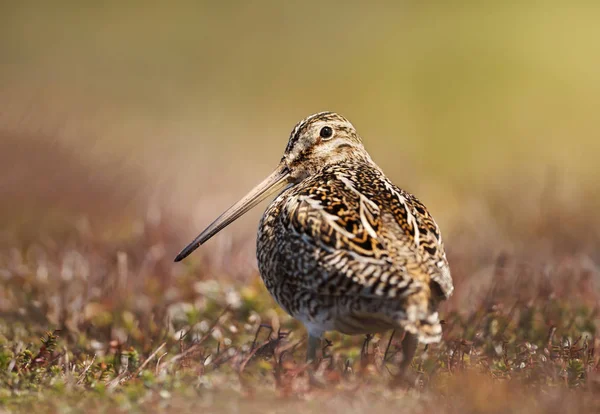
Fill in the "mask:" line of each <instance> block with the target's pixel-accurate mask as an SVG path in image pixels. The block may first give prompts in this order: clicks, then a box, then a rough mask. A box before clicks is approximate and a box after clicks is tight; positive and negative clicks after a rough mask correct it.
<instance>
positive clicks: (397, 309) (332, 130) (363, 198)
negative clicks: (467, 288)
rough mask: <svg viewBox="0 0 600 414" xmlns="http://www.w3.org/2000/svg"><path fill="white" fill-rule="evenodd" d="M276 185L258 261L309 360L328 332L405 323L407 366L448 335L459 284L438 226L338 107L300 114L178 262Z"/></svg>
mask: <svg viewBox="0 0 600 414" xmlns="http://www.w3.org/2000/svg"><path fill="white" fill-rule="evenodd" d="M274 194H277V196H276V197H275V198H274V200H273V201H272V202H271V203H270V204H269V206H268V207H267V208H266V210H265V212H264V214H263V216H262V218H261V220H260V224H259V227H258V235H257V242H256V257H257V261H258V269H259V273H260V276H261V278H262V280H263V282H264V284H265V286H266V288H267V290H268V291H269V293H270V294H271V295H272V296H273V298H274V299H275V301H276V302H277V303H278V304H279V306H281V308H283V310H285V311H286V312H287V313H288V314H289V315H291V316H292V317H293V318H295V319H297V320H298V321H300V322H301V323H302V324H303V325H304V327H305V328H306V330H307V332H308V340H307V351H306V358H307V360H308V361H316V360H317V353H318V352H319V350H320V344H321V341H322V338H323V335H324V334H325V333H326V332H329V331H338V332H341V333H342V334H348V335H358V334H367V335H369V334H373V333H381V332H384V331H386V330H390V329H395V330H400V331H403V332H404V336H403V340H402V343H401V348H402V354H403V359H402V361H401V363H400V368H401V370H406V368H407V367H408V366H409V365H410V363H411V361H412V359H413V357H414V354H415V352H416V349H417V347H418V343H419V342H421V343H425V344H429V343H435V342H439V341H440V340H441V336H442V327H441V323H440V318H439V314H438V305H439V304H440V302H441V301H443V300H445V299H447V298H449V297H450V295H451V294H452V292H453V290H454V286H453V282H452V277H451V274H450V267H449V264H448V260H447V257H446V253H445V250H444V244H443V242H442V237H441V233H440V229H439V227H438V225H437V224H436V222H435V221H434V219H433V217H432V216H431V214H430V213H429V212H428V211H427V209H426V207H425V205H424V204H423V203H421V202H420V201H419V200H418V199H417V198H416V197H415V196H414V195H412V194H410V193H409V192H407V191H404V190H402V189H400V188H399V187H397V186H396V185H394V184H393V183H392V182H391V181H390V180H389V179H388V178H387V177H386V175H385V174H384V173H383V171H382V169H381V168H380V167H379V166H378V165H377V164H375V162H374V161H373V160H372V159H371V157H370V155H369V153H368V152H367V151H366V149H365V147H364V145H363V140H362V138H361V137H360V136H359V135H358V133H357V131H356V129H355V128H354V126H353V125H352V124H351V123H350V121H348V120H347V119H346V118H344V117H343V116H341V115H339V114H337V113H335V112H319V113H316V114H313V115H310V116H309V117H307V118H305V119H303V120H301V121H300V122H298V123H297V124H296V126H295V127H294V129H293V130H292V132H291V134H290V137H289V140H288V143H287V146H286V148H285V151H284V154H283V157H282V158H281V161H280V162H279V165H278V166H277V168H276V169H275V171H273V173H271V174H270V175H269V176H268V177H267V178H266V179H264V181H262V182H261V183H260V184H258V185H257V186H256V187H255V188H254V189H252V190H251V191H250V192H249V193H248V194H247V195H246V196H244V197H243V198H242V199H241V200H239V201H238V202H237V203H235V204H234V205H233V206H232V207H230V208H229V209H228V210H226V211H225V212H224V213H223V214H222V215H220V216H219V217H218V218H217V219H216V220H215V221H214V222H212V224H210V225H209V226H208V227H207V228H206V229H205V230H204V231H203V232H202V233H200V235H199V236H198V237H196V239H194V240H193V241H192V242H191V243H190V244H189V245H188V246H187V247H185V248H184V249H183V250H182V251H181V252H180V253H179V254H178V255H177V257H176V258H175V261H176V262H178V261H180V260H183V259H184V258H185V257H187V256H188V255H189V254H190V253H192V252H193V251H194V250H196V249H197V248H198V246H200V245H201V244H203V243H205V242H206V241H207V240H209V239H210V238H211V237H213V236H214V235H215V234H217V233H218V232H219V231H221V230H222V229H223V228H225V227H226V226H228V225H229V224H230V223H232V222H233V221H235V220H236V219H237V218H239V217H240V216H242V215H243V214H245V213H246V212H247V211H249V210H250V209H251V208H253V207H254V206H256V205H257V204H259V203H260V202H261V201H263V200H264V199H266V198H268V197H269V196H272V195H274Z"/></svg>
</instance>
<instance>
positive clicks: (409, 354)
mask: <svg viewBox="0 0 600 414" xmlns="http://www.w3.org/2000/svg"><path fill="white" fill-rule="evenodd" d="M417 345H418V340H417V336H416V335H415V334H411V333H410V332H406V334H405V335H404V339H402V362H401V363H400V372H398V374H397V375H395V376H394V377H393V379H392V382H391V385H392V386H401V387H414V386H415V381H416V377H415V375H414V374H413V373H411V372H410V370H409V368H410V363H411V362H412V359H413V357H414V356H415V352H416V350H417Z"/></svg>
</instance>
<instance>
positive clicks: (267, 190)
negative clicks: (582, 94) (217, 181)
mask: <svg viewBox="0 0 600 414" xmlns="http://www.w3.org/2000/svg"><path fill="white" fill-rule="evenodd" d="M352 159H361V160H369V159H370V158H369V155H368V154H367V152H366V151H365V148H364V147H363V144H362V141H361V139H360V137H359V136H358V134H357V133H356V130H355V129H354V126H353V125H352V124H351V123H350V121H348V120H347V119H346V118H344V117H343V116H341V115H338V114H336V113H334V112H319V113H317V114H314V115H311V116H309V117H308V118H305V119H304V120H302V121H300V122H299V123H298V124H296V126H295V127H294V129H293V130H292V133H291V134H290V139H289V141H288V144H287V147H286V149H285V152H284V154H283V157H282V158H281V161H280V163H279V165H278V166H277V168H276V169H275V171H273V172H272V173H271V174H270V175H269V176H268V177H267V178H265V179H264V180H263V182H261V183H260V184H258V185H257V186H256V187H254V188H253V189H252V190H250V192H249V193H248V194H246V196H244V197H243V198H242V199H241V200H240V201H238V202H237V203H235V204H234V205H233V206H231V207H230V208H229V209H228V210H226V211H225V212H224V213H223V214H221V215H220V216H219V217H218V218H217V219H216V220H215V221H214V222H213V223H212V224H210V225H209V226H208V227H207V228H206V229H205V230H204V231H203V232H202V233H200V235H199V236H198V237H196V239H194V241H192V242H191V243H190V244H189V245H188V246H187V247H186V248H185V249H183V250H182V251H181V253H179V255H177V257H176V258H175V261H176V262H178V261H180V260H183V259H184V258H185V257H187V256H188V255H189V254H190V253H191V252H193V251H194V250H196V249H197V248H198V246H200V245H201V244H203V243H204V242H206V241H207V240H208V239H210V238H211V237H212V236H214V235H215V234H217V233H218V232H219V231H221V230H222V229H223V228H225V227H226V226H228V225H229V224H230V223H232V222H233V221H234V220H236V219H237V218H239V217H240V216H242V215H243V214H244V213H246V212H247V211H248V210H250V209H251V208H252V207H254V206H255V205H257V204H258V203H260V202H261V201H262V200H264V199H265V198H267V197H269V196H270V195H272V194H274V193H277V192H280V191H282V190H283V189H285V188H289V187H292V186H294V185H296V184H298V183H299V182H301V181H302V180H303V179H305V178H307V177H310V176H311V175H314V174H316V173H317V172H318V171H320V170H321V169H323V168H325V167H327V166H329V165H333V164H338V163H341V162H344V161H348V160H352Z"/></svg>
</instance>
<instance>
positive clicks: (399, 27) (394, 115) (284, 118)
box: [0, 0, 600, 260]
mask: <svg viewBox="0 0 600 414" xmlns="http://www.w3.org/2000/svg"><path fill="white" fill-rule="evenodd" d="M0 7H1V12H0V15H1V16H2V17H0V19H1V24H0V50H1V55H0V62H1V65H0V199H1V200H2V202H1V203H0V226H1V228H2V229H3V230H2V235H3V237H4V239H5V240H6V239H7V238H11V239H12V238H13V237H15V236H14V235H15V234H18V235H19V236H18V237H38V235H39V234H40V232H41V231H42V230H43V231H48V232H56V231H61V229H62V228H64V226H71V225H73V223H79V224H77V225H80V224H81V222H82V220H83V222H84V223H87V224H85V225H86V226H87V225H89V226H96V228H97V229H99V231H101V232H106V233H107V234H109V233H110V234H111V235H115V234H116V235H123V234H125V235H126V234H128V233H130V232H132V231H136V228H138V227H139V225H140V224H139V222H138V221H136V220H141V221H147V220H150V221H154V222H160V221H161V220H165V219H168V220H169V227H170V228H172V229H175V230H176V233H177V240H178V243H179V242H180V243H186V242H187V241H188V238H189V237H192V236H195V235H196V234H197V232H198V231H199V230H202V228H203V227H204V226H205V225H206V224H207V223H209V222H210V221H211V220H212V219H213V218H214V217H215V216H216V215H217V214H218V213H220V212H221V211H222V210H223V209H224V208H226V207H228V206H229V205H230V204H232V203H233V202H234V201H236V200H237V199H238V198H239V197H240V196H241V195H243V194H245V192H246V191H247V190H248V189H250V188H251V187H252V186H253V185H254V184H256V183H258V182H259V181H260V180H262V178H263V177H264V176H266V174H267V173H269V172H270V171H271V170H272V168H274V166H275V165H276V164H277V162H278V160H279V158H280V156H281V154H282V152H283V149H284V148H285V145H286V142H287V139H288V135H289V132H290V131H291V129H292V127H293V126H294V124H295V123H296V122H298V121H299V120H300V119H302V118H304V117H306V116H307V115H309V114H311V113H314V112H318V111H322V110H333V111H336V112H339V113H341V114H343V115H345V116H346V117H347V118H349V119H350V120H351V121H352V122H353V123H354V125H355V126H356V127H357V129H358V131H359V133H360V134H361V135H362V137H363V139H364V142H365V145H366V147H367V149H368V150H369V152H370V153H371V155H372V157H373V159H374V160H375V161H376V162H377V163H378V164H379V165H380V166H381V167H382V168H383V169H384V171H385V172H386V173H387V174H388V175H389V176H390V177H391V178H392V180H393V181H394V182H395V183H396V184H397V185H399V186H401V187H404V188H406V189H407V190H409V191H412V192H414V193H416V194H417V195H418V196H419V197H420V198H421V199H422V200H423V201H424V202H425V203H426V204H427V205H428V206H429V208H430V210H431V211H432V212H433V214H434V216H435V217H436V218H437V220H438V222H439V223H440V225H441V227H442V229H443V230H444V231H445V232H446V233H447V234H449V236H446V237H447V239H448V237H450V239H451V238H452V237H454V235H457V234H461V231H463V230H464V226H471V227H472V228H473V229H475V230H477V229H479V230H480V231H483V230H484V228H485V230H486V231H487V232H488V233H490V234H492V235H493V236H494V237H496V236H498V235H499V234H500V233H502V232H504V231H507V230H506V229H507V226H508V228H512V229H514V230H515V231H516V234H517V236H518V235H520V234H521V233H527V234H529V233H531V232H532V231H535V229H534V230H532V229H531V227H528V226H525V227H523V224H524V223H523V220H526V221H530V220H532V219H536V218H538V217H539V216H540V214H538V213H539V210H540V209H544V208H547V207H548V205H555V204H557V203H562V206H563V207H565V206H566V207H565V208H566V210H564V213H561V214H563V215H562V216H561V217H562V218H561V219H564V220H582V222H585V223H587V224H586V225H582V226H580V227H577V228H576V230H573V234H571V235H572V237H573V238H577V237H579V236H580V230H581V229H587V230H591V229H597V226H596V227H594V226H595V223H592V224H591V225H590V223H589V222H590V221H593V220H592V217H593V215H592V214H596V212H597V210H595V207H594V208H592V207H590V206H592V205H593V206H596V205H597V204H593V203H594V202H595V200H596V196H595V195H596V194H597V192H598V191H597V190H598V166H597V157H598V152H599V150H600V139H599V138H600V137H599V128H598V108H600V71H599V70H598V68H599V67H600V44H599V43H598V39H600V25H599V24H598V17H599V16H600V6H598V5H596V4H595V3H594V2H585V1H581V2H577V1H575V2H553V1H547V2H482V3H473V2H433V3H431V2H426V3H425V2H418V1H402V2H396V3H395V4H394V5H392V4H389V3H388V2H375V3H370V4H369V6H368V7H366V6H365V4H364V3H361V2H345V3H344V4H343V5H342V4H339V3H337V4H336V3H334V2H329V3H322V2H317V1H306V2H302V3H301V4H295V3H292V2H266V1H265V2H252V3H249V2H228V3H226V4H225V3H221V4H217V3H214V2H184V1H180V2H160V1H158V2H151V3H142V2H134V1H128V2H116V1H115V2H111V1H108V2H100V3H98V4H94V5H91V4H84V3H82V2H74V1H61V0H57V1H54V2H33V1H21V2H4V3H3V4H2V6H0ZM549 194H550V195H549ZM548 197H550V198H548ZM561 208H562V207H561ZM526 209H529V210H527V211H529V212H530V214H527V215H525V216H524V217H526V219H522V218H521V217H522V216H523V214H522V213H523V211H524V210H526ZM262 210H263V207H259V208H256V209H255V210H254V211H252V212H251V213H250V214H248V217H244V218H243V219H241V222H240V223H236V224H235V225H234V226H232V227H231V228H228V229H227V230H226V232H225V234H224V235H219V236H218V238H217V240H221V243H224V241H223V240H228V239H230V238H231V237H232V236H234V235H235V236H234V237H233V238H234V239H235V238H236V237H240V238H243V239H244V240H246V242H247V243H248V245H253V243H254V231H255V228H256V223H257V220H258V217H259V215H260V214H261V213H262ZM561 211H563V210H561ZM507 212H508V213H507ZM531 212H533V213H531ZM586 214H589V216H586ZM132 219H133V220H132ZM588 219H589V220H588ZM559 222H560V220H559V221H558V222H557V221H552V222H551V224H550V225H552V226H558V227H560V226H559V225H558V223H559ZM563 223H564V222H563ZM136 226H137V227H136ZM511 226H512V227H511ZM567 227H568V226H567ZM138 230H139V229H138ZM479 230H477V231H479ZM477 231H475V233H474V234H477ZM567 232H568V231H567ZM589 233H593V231H589ZM588 235H589V234H588ZM218 245H219V242H218V241H216V242H215V243H214V244H213V246H210V245H209V246H207V247H208V249H209V251H210V249H216V248H217V247H216V246H218ZM179 247H181V246H179V245H177V244H175V245H173V246H169V247H168V248H167V250H168V253H169V254H171V253H175V252H176V250H177V249H178V248H179ZM253 254H254V253H253V250H252V248H249V249H248V253H247V257H248V258H250V259H249V260H251V257H252V256H253Z"/></svg>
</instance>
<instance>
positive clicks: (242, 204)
mask: <svg viewBox="0 0 600 414" xmlns="http://www.w3.org/2000/svg"><path fill="white" fill-rule="evenodd" d="M289 183H290V172H289V170H288V169H287V167H286V166H285V165H283V164H281V165H279V167H277V169H276V170H275V171H273V172H272V173H271V175H269V176H268V177H267V178H265V180H264V181H263V182H262V183H260V184H259V185H257V186H256V187H254V188H253V189H252V190H251V191H250V192H249V193H248V194H246V195H245V196H244V198H242V199H241V200H240V201H238V202H237V203H235V204H234V205H233V206H231V207H230V208H229V209H228V210H227V211H225V212H224V213H223V214H221V215H220V216H219V217H218V218H217V219H216V220H215V221H213V222H212V223H211V224H210V225H209V226H208V227H207V228H206V229H205V230H204V231H203V232H202V233H200V235H198V237H196V238H195V239H194V241H193V242H191V243H190V244H188V245H187V246H186V248H185V249H183V250H182V251H181V252H180V253H179V254H178V255H177V257H176V258H175V261H176V262H179V261H181V260H183V259H185V258H186V257H187V256H188V255H189V254H190V253H192V252H193V251H194V250H196V249H197V248H198V247H199V246H200V245H201V244H204V243H205V242H206V241H207V240H208V239H210V238H211V237H212V236H214V235H215V234H217V233H218V232H220V231H221V230H223V229H224V228H225V227H227V226H228V225H229V224H231V223H232V222H234V221H235V220H237V219H238V218H239V217H241V216H242V215H243V214H245V213H246V212H247V211H248V210H250V209H251V208H252V207H254V206H255V205H257V204H258V203H260V202H261V201H263V200H264V199H265V198H267V197H269V196H270V195H272V194H273V193H275V192H278V191H279V190H281V189H283V188H284V187H286V186H287V185H288V184H289Z"/></svg>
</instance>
